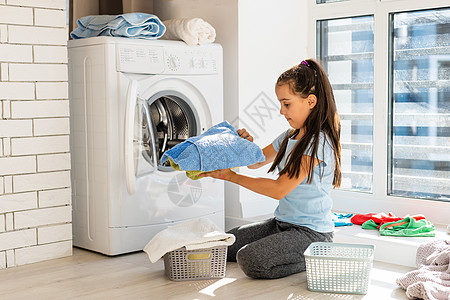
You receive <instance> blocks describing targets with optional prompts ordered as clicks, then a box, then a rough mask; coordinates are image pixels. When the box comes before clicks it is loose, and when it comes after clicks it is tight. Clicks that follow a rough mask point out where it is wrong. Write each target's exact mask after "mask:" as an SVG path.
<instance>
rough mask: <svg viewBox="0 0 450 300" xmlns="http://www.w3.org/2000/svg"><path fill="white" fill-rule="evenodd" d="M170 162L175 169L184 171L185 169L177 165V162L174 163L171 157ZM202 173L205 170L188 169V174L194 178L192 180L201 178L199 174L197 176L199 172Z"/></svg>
mask: <svg viewBox="0 0 450 300" xmlns="http://www.w3.org/2000/svg"><path fill="white" fill-rule="evenodd" d="M169 162H170V166H171V167H172V168H174V169H175V170H177V171H183V170H181V169H180V166H179V165H177V164H176V163H174V162H173V160H171V159H170V158H169ZM201 173H203V172H202V171H186V176H187V177H188V178H190V179H192V180H197V179H200V178H201V177H198V176H197V175H199V174H201Z"/></svg>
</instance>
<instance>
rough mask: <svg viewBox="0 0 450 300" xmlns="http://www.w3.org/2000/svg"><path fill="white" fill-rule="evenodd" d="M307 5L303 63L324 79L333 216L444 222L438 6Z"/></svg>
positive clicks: (382, 1)
mask: <svg viewBox="0 0 450 300" xmlns="http://www.w3.org/2000/svg"><path fill="white" fill-rule="evenodd" d="M316 2H317V3H309V9H310V10H309V11H308V13H310V21H309V22H310V24H311V28H316V32H315V34H312V35H310V41H309V43H310V44H311V45H315V48H314V49H313V50H314V52H312V53H311V56H316V57H317V58H318V59H319V60H320V61H321V62H322V64H323V66H324V67H325V70H326V71H327V73H328V75H329V78H330V82H331V84H332V86H333V89H334V93H335V98H336V102H337V107H338V112H339V115H340V117H341V126H342V131H341V145H342V173H343V182H342V187H341V189H339V190H336V191H333V194H332V196H333V198H334V203H335V205H334V209H336V210H341V211H355V212H360V213H369V212H393V213H395V214H397V215H399V216H401V215H406V214H415V213H422V214H424V215H426V217H427V218H429V219H430V220H432V221H433V222H435V223H437V224H448V222H449V220H450V219H449V217H448V216H449V215H450V7H448V2H447V3H445V1H441V0H430V1H419V0H411V1H401V0H348V1H332V0H318V1H316ZM330 2H335V3H330ZM319 3H320V4H319Z"/></svg>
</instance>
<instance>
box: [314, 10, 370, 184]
mask: <svg viewBox="0 0 450 300" xmlns="http://www.w3.org/2000/svg"><path fill="white" fill-rule="evenodd" d="M317 34H318V41H319V45H318V46H319V47H318V49H317V50H318V57H319V59H320V61H321V62H322V65H323V66H324V68H325V70H327V73H328V76H329V79H330V82H331V83H332V85H333V91H334V96H335V98H336V102H337V103H336V105H337V108H338V112H339V116H340V118H341V131H342V134H341V147H342V167H341V171H342V174H343V176H342V177H343V180H342V184H341V188H342V189H349V190H357V191H363V192H364V191H365V192H371V191H372V167H373V157H372V142H373V16H368V17H355V18H342V19H335V20H324V21H318V22H317Z"/></svg>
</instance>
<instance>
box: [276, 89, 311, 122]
mask: <svg viewBox="0 0 450 300" xmlns="http://www.w3.org/2000/svg"><path fill="white" fill-rule="evenodd" d="M275 94H276V95H277V98H278V100H279V101H280V104H281V109H280V114H282V115H283V116H284V117H285V118H286V120H287V121H288V123H289V125H290V126H291V127H292V128H294V129H301V128H303V127H304V125H305V121H306V118H307V117H308V116H309V114H310V113H311V110H312V109H313V108H314V106H315V105H316V102H317V99H316V96H314V95H312V94H311V95H309V96H308V97H307V98H303V97H301V96H299V95H296V94H293V93H292V91H291V88H290V86H289V84H287V83H286V84H283V85H280V86H278V85H277V86H276V87H275Z"/></svg>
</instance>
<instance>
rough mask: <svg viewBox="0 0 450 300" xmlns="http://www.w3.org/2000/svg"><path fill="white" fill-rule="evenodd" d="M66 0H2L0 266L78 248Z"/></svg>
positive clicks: (56, 256) (46, 257)
mask: <svg viewBox="0 0 450 300" xmlns="http://www.w3.org/2000/svg"><path fill="white" fill-rule="evenodd" d="M65 9H66V0H6V1H5V0H0V269H3V268H9V267H14V266H18V265H23V264H28V263H34V262H38V261H42V260H47V259H53V258H59V257H63V256H68V255H71V254H72V224H71V221H72V215H71V212H72V207H71V188H70V153H69V101H68V82H67V81H68V77H67V48H66V44H67V37H68V33H67V28H66V10H65Z"/></svg>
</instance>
